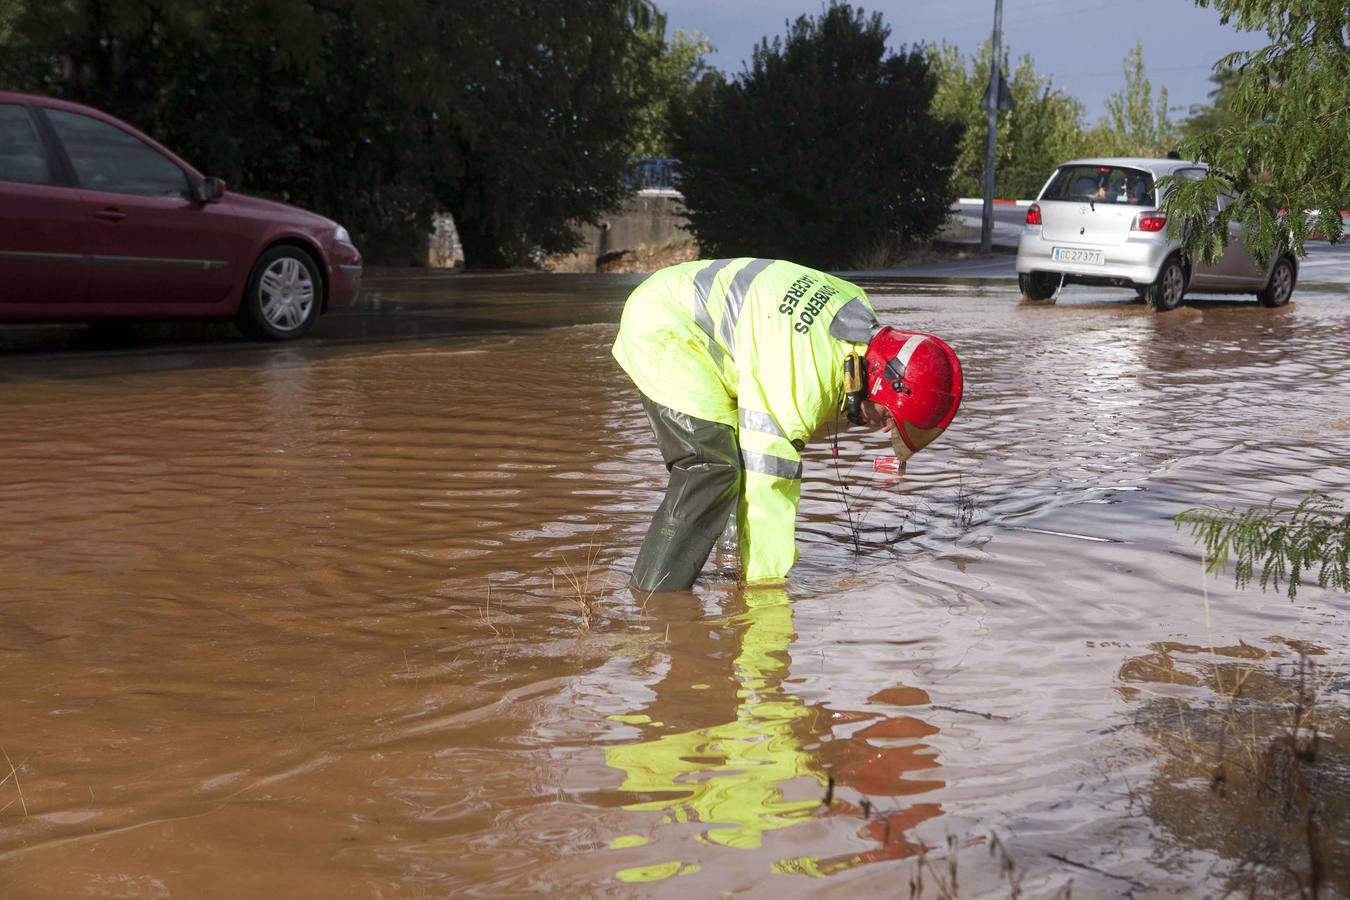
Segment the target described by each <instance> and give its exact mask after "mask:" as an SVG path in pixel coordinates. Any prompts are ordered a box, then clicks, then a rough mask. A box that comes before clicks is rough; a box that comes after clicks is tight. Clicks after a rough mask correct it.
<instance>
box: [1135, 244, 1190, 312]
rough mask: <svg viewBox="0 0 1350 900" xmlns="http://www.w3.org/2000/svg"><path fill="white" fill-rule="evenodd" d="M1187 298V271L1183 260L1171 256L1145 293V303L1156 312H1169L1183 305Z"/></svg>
mask: <svg viewBox="0 0 1350 900" xmlns="http://www.w3.org/2000/svg"><path fill="white" fill-rule="evenodd" d="M1184 296H1186V269H1185V268H1184V267H1183V266H1182V265H1181V260H1179V259H1177V258H1176V257H1175V256H1169V257H1168V258H1167V262H1165V263H1163V266H1162V270H1161V271H1159V272H1158V279H1157V280H1156V281H1154V282H1153V283H1152V284H1151V285H1149V286H1148V288H1147V289H1146V290H1145V291H1144V302H1145V303H1147V304H1148V308H1149V309H1151V310H1153V311H1154V312H1167V311H1168V310H1169V309H1176V308H1177V307H1178V306H1180V305H1181V298H1182V297H1184Z"/></svg>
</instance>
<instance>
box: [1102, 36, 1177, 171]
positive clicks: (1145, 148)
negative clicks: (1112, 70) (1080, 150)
mask: <svg viewBox="0 0 1350 900" xmlns="http://www.w3.org/2000/svg"><path fill="white" fill-rule="evenodd" d="M1123 69H1124V73H1125V87H1124V88H1122V89H1121V90H1119V91H1117V92H1116V93H1114V94H1112V95H1111V96H1110V97H1108V98H1107V99H1106V115H1105V116H1103V117H1102V119H1101V120H1100V121H1099V122H1098V123H1097V126H1096V127H1095V128H1093V129H1092V131H1091V132H1090V133H1089V134H1088V138H1087V148H1086V149H1087V153H1088V154H1090V155H1092V156H1163V155H1165V154H1166V153H1167V152H1168V151H1170V150H1172V149H1174V148H1175V147H1176V144H1177V137H1178V135H1177V129H1176V126H1175V125H1173V124H1172V120H1171V119H1170V118H1169V117H1168V112H1167V88H1165V87H1164V88H1160V89H1159V90H1158V101H1157V103H1156V104H1155V103H1154V102H1153V83H1152V82H1151V81H1149V78H1148V75H1147V74H1145V73H1146V70H1145V68H1144V47H1143V45H1142V44H1140V43H1136V44H1135V45H1134V49H1133V50H1131V51H1130V52H1129V53H1127V54H1126V55H1125V62H1124V65H1123Z"/></svg>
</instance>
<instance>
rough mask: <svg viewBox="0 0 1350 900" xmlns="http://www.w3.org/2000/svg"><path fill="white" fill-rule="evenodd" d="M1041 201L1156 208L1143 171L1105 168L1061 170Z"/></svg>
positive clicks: (1150, 182) (1149, 177)
mask: <svg viewBox="0 0 1350 900" xmlns="http://www.w3.org/2000/svg"><path fill="white" fill-rule="evenodd" d="M1041 199H1042V200H1069V201H1078V202H1082V201H1085V200H1091V201H1093V202H1095V203H1126V204H1129V205H1131V206H1155V205H1157V204H1156V201H1155V200H1154V197H1153V176H1152V175H1151V174H1150V173H1148V172H1145V171H1144V170H1143V169H1131V168H1126V167H1122V166H1106V165H1074V166H1060V168H1059V169H1058V170H1056V172H1055V177H1054V178H1052V179H1051V180H1050V184H1049V185H1047V186H1046V188H1045V191H1044V192H1043V193H1042V194H1041Z"/></svg>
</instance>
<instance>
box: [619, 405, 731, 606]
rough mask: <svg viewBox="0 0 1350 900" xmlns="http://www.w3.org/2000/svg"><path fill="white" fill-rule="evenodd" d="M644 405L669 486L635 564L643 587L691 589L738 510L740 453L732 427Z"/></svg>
mask: <svg viewBox="0 0 1350 900" xmlns="http://www.w3.org/2000/svg"><path fill="white" fill-rule="evenodd" d="M642 405H643V407H644V408H645V409H646V410H647V418H649V419H650V420H651V423H652V430H653V431H655V432H656V444H657V446H658V447H660V448H661V458H662V459H664V460H665V463H666V471H668V472H669V473H670V484H669V486H668V487H667V488H666V496H665V499H664V500H662V501H661V506H660V508H658V509H657V511H656V515H655V516H653V517H652V525H651V528H650V530H648V532H647V537H646V539H645V540H644V541H643V542H642V549H641V550H640V551H638V557H637V562H636V563H635V564H634V566H633V580H632V585H633V587H634V588H635V589H637V590H639V591H684V590H688V589H689V587H690V586H691V585H693V583H694V579H695V578H697V577H698V573H699V572H700V571H701V570H702V569H703V564H704V563H705V562H707V560H708V554H709V553H711V552H712V548H713V544H714V543H716V541H717V538H718V537H719V536H721V534H722V530H723V529H724V528H726V525H727V519H728V518H729V517H730V516H731V515H732V514H733V513H734V512H735V511H736V502H737V498H739V496H740V493H741V479H742V478H743V477H744V476H743V474H742V469H741V453H740V448H739V447H738V445H737V441H736V431H735V429H733V428H732V427H731V426H730V425H723V424H722V423H721V422H710V421H708V420H707V419H699V418H695V417H694V416H690V415H686V414H685V413H682V412H676V411H675V410H673V409H670V408H669V407H666V406H661V405H660V404H657V403H653V402H652V401H651V400H650V399H649V398H648V397H647V396H646V395H645V394H644V395H643V396H642Z"/></svg>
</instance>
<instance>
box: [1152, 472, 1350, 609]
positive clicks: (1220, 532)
mask: <svg viewBox="0 0 1350 900" xmlns="http://www.w3.org/2000/svg"><path fill="white" fill-rule="evenodd" d="M1175 521H1176V526H1177V527H1178V528H1181V527H1183V526H1185V527H1188V528H1190V530H1191V536H1192V537H1195V538H1198V539H1199V540H1200V541H1202V542H1203V543H1204V545H1205V560H1206V563H1205V569H1206V571H1209V572H1215V573H1222V572H1223V571H1224V570H1225V569H1226V568H1227V565H1228V560H1229V556H1230V555H1231V556H1233V557H1235V559H1236V571H1235V581H1236V583H1237V586H1238V587H1239V588H1241V587H1245V586H1246V585H1248V584H1249V583H1251V581H1252V578H1253V577H1254V576H1255V575H1256V572H1257V571H1258V568H1259V570H1260V573H1261V577H1260V583H1261V589H1262V590H1265V589H1266V588H1267V587H1268V586H1273V587H1275V588H1277V589H1278V588H1279V586H1280V581H1281V580H1283V581H1284V582H1285V584H1286V593H1288V595H1289V599H1290V600H1293V599H1294V598H1295V597H1297V596H1298V588H1299V579H1300V577H1301V576H1302V575H1304V574H1312V573H1313V572H1314V571H1316V573H1317V585H1318V587H1324V588H1325V587H1330V588H1332V589H1334V590H1339V591H1345V592H1350V512H1346V511H1345V508H1344V506H1343V505H1342V504H1341V502H1340V501H1339V500H1336V499H1334V498H1332V497H1328V496H1327V495H1325V494H1318V493H1310V494H1308V495H1307V496H1306V497H1304V498H1303V500H1302V501H1300V502H1299V504H1298V506H1296V507H1294V508H1293V509H1289V508H1287V507H1277V506H1276V505H1275V504H1274V503H1271V504H1270V505H1269V506H1266V507H1256V508H1251V509H1247V510H1245V511H1242V512H1239V511H1237V510H1236V509H1200V508H1197V509H1188V510H1186V511H1185V512H1182V513H1179V514H1178V515H1177V517H1176V520H1175Z"/></svg>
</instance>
